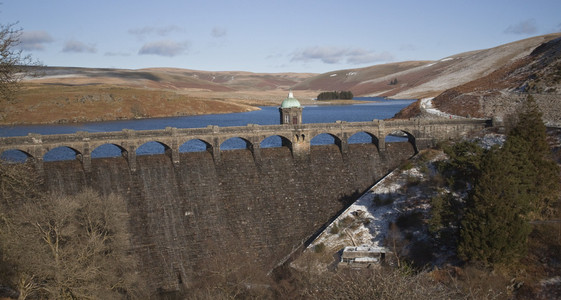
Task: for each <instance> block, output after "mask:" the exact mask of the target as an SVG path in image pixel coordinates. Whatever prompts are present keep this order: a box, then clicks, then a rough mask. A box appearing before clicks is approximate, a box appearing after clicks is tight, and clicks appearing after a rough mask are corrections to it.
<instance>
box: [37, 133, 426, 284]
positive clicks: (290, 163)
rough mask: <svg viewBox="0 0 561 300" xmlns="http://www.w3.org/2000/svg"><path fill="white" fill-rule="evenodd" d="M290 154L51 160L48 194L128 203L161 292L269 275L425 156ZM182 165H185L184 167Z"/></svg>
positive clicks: (136, 245) (412, 149) (393, 151)
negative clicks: (210, 278)
mask: <svg viewBox="0 0 561 300" xmlns="http://www.w3.org/2000/svg"><path fill="white" fill-rule="evenodd" d="M345 150H346V151H345V152H342V151H341V148H340V147H338V146H337V145H322V146H311V147H310V150H309V155H307V156H304V157H300V156H294V155H293V153H292V150H291V149H290V148H289V147H286V146H283V147H277V148H261V149H260V159H259V160H256V159H255V157H254V155H253V154H252V151H250V150H249V149H239V150H224V151H221V153H220V161H218V162H217V160H216V159H214V158H213V154H212V152H209V151H202V152H187V153H179V154H178V155H179V159H178V160H175V161H174V160H171V159H170V158H169V156H168V155H164V154H161V155H145V156H141V155H139V156H137V157H136V168H135V169H131V168H130V166H129V163H128V162H127V159H126V157H115V158H94V159H91V167H89V168H88V169H85V168H84V167H83V164H82V163H81V162H80V161H79V160H73V161H56V162H44V163H43V166H42V168H43V172H44V178H45V186H46V188H47V189H48V190H49V191H53V192H61V193H65V194H73V193H77V192H79V191H80V190H81V189H83V188H84V187H85V186H89V187H92V188H93V189H94V190H96V191H98V192H99V193H101V194H104V195H108V194H111V193H115V194H119V195H121V196H123V197H124V198H125V199H126V202H127V210H128V219H129V225H130V231H131V233H132V238H131V239H132V246H133V249H132V250H133V252H134V254H136V256H137V258H138V260H139V272H140V273H141V274H142V275H143V277H144V278H145V280H146V285H147V286H148V287H149V288H150V290H151V291H152V292H153V293H163V292H173V291H179V290H181V289H182V288H185V287H187V288H188V287H190V286H191V285H192V284H193V283H194V282H196V281H197V280H199V279H201V278H205V276H206V274H209V272H213V271H215V270H219V269H220V268H224V267H225V266H229V265H235V266H236V267H238V268H243V269H247V270H251V272H262V273H263V274H266V273H268V272H269V271H271V269H272V268H274V267H275V266H276V265H277V264H278V263H279V262H281V261H282V259H283V258H284V257H286V256H287V255H288V254H290V253H291V252H292V251H293V250H294V249H295V248H297V247H299V246H300V245H301V244H302V243H305V242H306V241H307V240H308V239H309V238H310V237H312V236H313V235H314V234H315V233H316V231H317V230H318V229H320V228H321V227H322V226H323V225H325V224H326V223H327V222H329V221H330V220H331V219H332V218H333V217H335V216H336V215H337V213H338V212H339V211H341V210H343V209H344V208H346V207H347V206H348V205H349V204H350V203H351V202H352V201H354V200H355V199H356V198H357V197H358V196H359V195H360V194H361V193H362V192H364V191H365V190H367V189H368V188H369V187H370V186H371V185H373V184H374V183H375V182H376V181H377V180H379V179H380V178H382V177H383V176H384V175H385V174H386V173H388V172H389V171H390V170H392V169H394V168H395V167H397V166H398V165H399V164H400V163H401V162H402V161H404V160H405V159H407V158H409V157H411V156H412V155H414V154H415V153H416V150H417V149H416V146H414V145H413V144H412V143H410V142H394V143H386V145H385V148H384V151H380V150H379V149H378V147H377V145H375V144H349V145H348V149H345ZM177 161H179V162H177Z"/></svg>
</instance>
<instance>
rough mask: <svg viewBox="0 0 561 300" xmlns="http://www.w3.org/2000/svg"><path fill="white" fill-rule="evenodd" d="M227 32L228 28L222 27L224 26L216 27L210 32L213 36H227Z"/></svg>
mask: <svg viewBox="0 0 561 300" xmlns="http://www.w3.org/2000/svg"><path fill="white" fill-rule="evenodd" d="M226 34H227V31H226V28H222V27H214V28H212V31H211V32H210V35H212V37H215V38H220V37H223V36H226Z"/></svg>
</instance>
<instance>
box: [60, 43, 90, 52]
mask: <svg viewBox="0 0 561 300" xmlns="http://www.w3.org/2000/svg"><path fill="white" fill-rule="evenodd" d="M62 52H76V53H96V52H97V49H96V48H95V46H94V45H86V44H85V43H82V42H80V41H76V40H70V41H67V42H66V43H65V44H64V47H63V48H62Z"/></svg>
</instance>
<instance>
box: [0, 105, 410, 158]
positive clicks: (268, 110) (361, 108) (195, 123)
mask: <svg viewBox="0 0 561 300" xmlns="http://www.w3.org/2000/svg"><path fill="white" fill-rule="evenodd" d="M355 100H363V101H367V102H365V103H364V104H353V105H308V106H304V107H303V112H302V122H303V123H332V122H335V121H338V120H339V121H347V122H364V121H372V120H374V119H387V118H391V117H393V116H394V115H395V114H396V113H397V112H399V111H400V110H401V109H403V108H404V107H406V106H408V105H409V104H411V103H412V102H414V101H415V100H385V99H383V98H376V97H368V98H355ZM260 108H261V109H260V110H257V111H251V112H243V113H230V114H215V115H201V116H183V117H168V118H150V119H139V120H121V121H106V122H91V123H71V124H49V125H17V126H0V136H2V137H9V136H25V135H28V134H29V133H38V134H44V135H47V134H65V133H75V132H78V131H86V132H107V131H121V130H123V129H133V130H152V129H165V128H166V127H176V128H203V127H206V126H208V125H218V126H221V127H226V126H245V125H247V124H259V125H276V124H279V118H280V116H279V111H278V107H260ZM276 138H278V137H270V138H268V139H266V140H265V141H264V142H263V143H262V145H261V146H262V147H276V146H278V145H280V138H278V140H277V139H276ZM352 138H353V141H349V142H351V143H353V142H368V141H365V139H370V140H371V138H370V136H368V135H367V134H364V136H361V135H358V136H356V137H355V136H353V137H352ZM199 142H200V141H199ZM201 143H202V142H201ZM311 143H312V145H322V144H330V143H333V138H332V137H331V136H329V135H327V134H322V135H319V136H317V137H316V138H314V139H312V141H311ZM202 147H203V144H197V141H193V143H191V142H190V143H188V145H187V144H184V145H183V146H181V148H180V152H185V151H200V150H204V149H202ZM242 147H245V143H243V142H242V141H241V139H238V140H236V139H231V140H227V141H226V142H224V144H222V145H221V149H223V150H228V149H238V148H242ZM55 150H56V151H55ZM118 151H119V150H118V148H117V147H116V146H114V145H104V146H102V147H99V148H97V149H95V150H94V151H92V157H94V158H95V157H111V156H118V155H120V152H118ZM17 152H19V151H12V150H10V151H6V152H4V153H2V155H1V156H0V158H3V159H10V160H22V159H25V155H24V154H23V153H21V152H20V153H19V156H20V157H19V158H15V157H14V156H17V155H18V153H17ZM51 152H53V153H51ZM160 152H163V146H161V145H160V144H158V143H157V142H150V143H147V144H145V145H143V146H141V147H139V148H138V149H137V154H138V155H143V154H154V153H160ZM21 155H24V156H21ZM61 159H74V152H73V150H71V149H69V148H62V149H59V148H56V149H53V150H51V151H50V152H49V153H47V154H46V155H45V157H44V160H45V161H49V160H61Z"/></svg>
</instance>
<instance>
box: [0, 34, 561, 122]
mask: <svg viewBox="0 0 561 300" xmlns="http://www.w3.org/2000/svg"><path fill="white" fill-rule="evenodd" d="M559 39H561V33H556V34H549V35H543V36H537V37H532V38H528V39H524V40H520V41H516V42H513V43H509V44H505V45H501V46H497V47H494V48H491V49H483V50H476V51H470V52H465V53H460V54H457V55H453V56H449V57H446V58H443V59H440V60H438V61H406V62H396V63H389V64H382V65H375V66H371V67H366V68H357V69H346V70H338V71H332V72H328V73H324V74H313V73H252V72H244V71H221V72H214V71H200V70H189V69H174V68H152V69H139V70H124V69H101V68H99V69H94V68H72V67H46V68H44V70H42V71H41V73H40V76H38V77H34V78H27V79H26V80H25V81H24V85H23V87H24V88H23V90H22V92H21V93H20V95H19V96H18V98H17V99H16V101H15V102H14V103H11V104H10V105H8V106H6V107H3V108H0V123H2V124H13V123H56V122H59V123H60V122H82V121H101V120H114V119H130V118H144V117H164V116H176V115H197V114H208V113H226V112H241V111H248V110H255V109H258V108H257V106H267V105H279V104H280V102H281V101H282V100H283V99H284V98H285V97H286V93H287V91H288V90H289V89H293V90H294V91H295V94H296V96H297V98H298V99H299V100H300V101H301V102H302V103H303V104H304V105H306V104H310V103H314V101H313V98H314V97H315V96H316V95H317V94H318V93H319V92H322V91H334V90H339V91H341V90H350V91H352V92H353V94H354V95H355V96H381V97H388V98H395V99H420V98H424V97H436V98H435V99H434V104H435V105H436V106H437V107H438V108H439V109H442V110H444V111H447V112H450V113H453V114H457V115H462V116H467V115H469V116H480V117H489V116H499V117H504V116H506V115H508V114H509V112H510V111H512V108H513V107H515V106H514V105H510V103H509V101H514V102H520V97H521V96H519V95H518V94H520V93H521V92H531V93H533V94H536V95H537V97H538V98H539V99H538V102H539V103H540V105H546V106H544V107H547V109H546V110H547V111H548V114H547V115H546V119H547V121H548V122H550V123H554V124H561V120H559V116H561V111H560V109H559V108H557V107H558V106H559V103H558V102H559V101H558V100H557V99H558V98H559V97H558V94H559V93H560V92H559V91H560V89H559V87H558V86H559V79H558V77H559V76H561V71H559V69H560V67H559V65H560V62H559V56H560V55H559V51H560V50H559V47H560V46H559V44H560V42H559ZM417 105H418V104H417ZM419 114H420V112H419V111H418V110H415V109H409V111H408V112H404V113H402V117H412V116H417V115H419Z"/></svg>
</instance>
